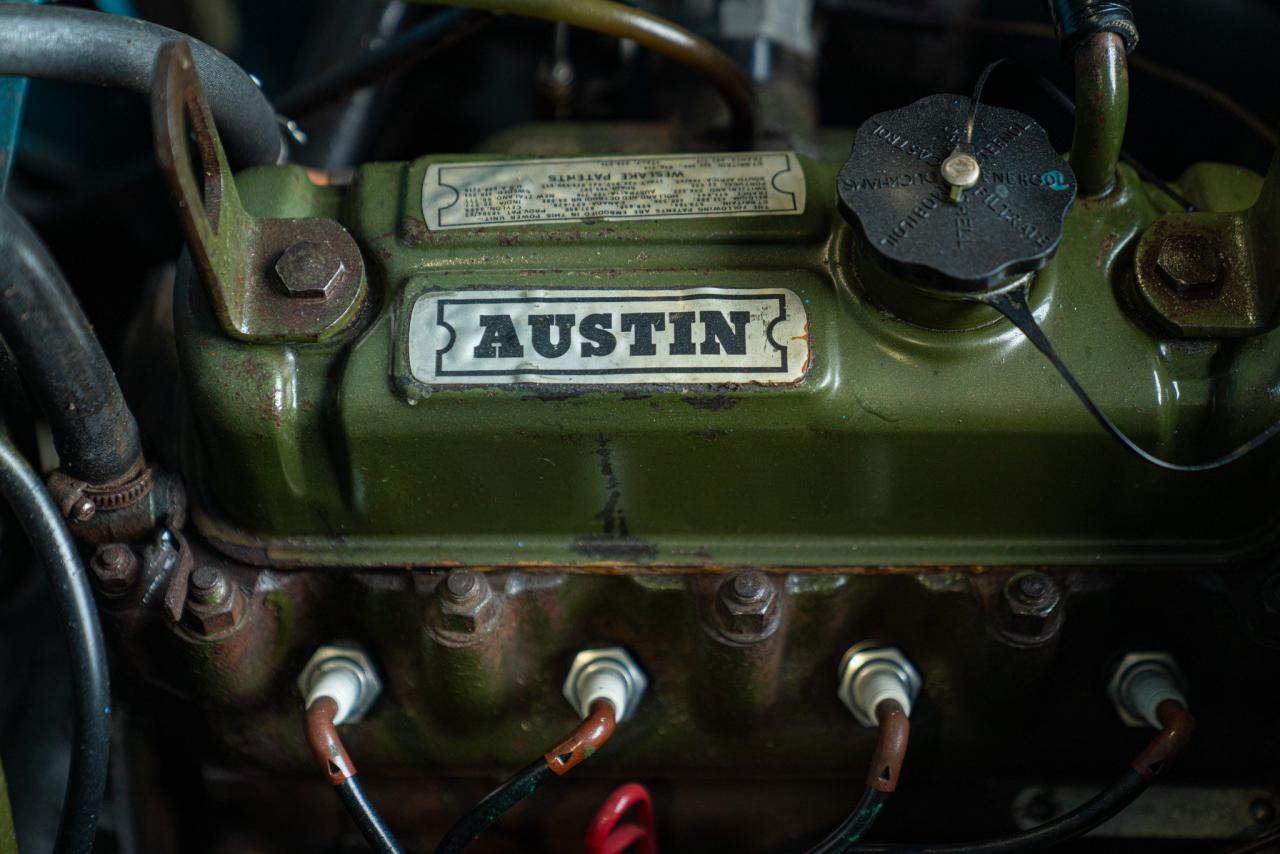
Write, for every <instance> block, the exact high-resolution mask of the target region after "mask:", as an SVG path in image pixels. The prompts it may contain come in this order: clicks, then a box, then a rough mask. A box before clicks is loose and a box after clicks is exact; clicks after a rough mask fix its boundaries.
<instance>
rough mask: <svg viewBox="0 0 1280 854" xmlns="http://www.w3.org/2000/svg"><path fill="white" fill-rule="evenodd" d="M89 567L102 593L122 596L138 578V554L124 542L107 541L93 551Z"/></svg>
mask: <svg viewBox="0 0 1280 854" xmlns="http://www.w3.org/2000/svg"><path fill="white" fill-rule="evenodd" d="M89 569H90V570H91V571H92V572H93V577H94V580H95V581H97V583H98V589H99V590H100V591H102V593H103V594H104V595H106V596H123V595H124V594H125V593H127V592H129V589H130V588H131V587H133V583H134V582H135V581H137V579H138V556H137V555H136V554H134V552H133V549H131V548H129V547H128V546H126V545H125V544H124V543H108V544H107V545H105V546H100V547H99V548H98V550H97V551H96V552H94V553H93V558H92V559H90V561H89Z"/></svg>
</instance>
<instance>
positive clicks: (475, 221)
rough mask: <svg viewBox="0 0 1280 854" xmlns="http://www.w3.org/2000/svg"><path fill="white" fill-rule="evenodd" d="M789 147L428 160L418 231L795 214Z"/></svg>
mask: <svg viewBox="0 0 1280 854" xmlns="http://www.w3.org/2000/svg"><path fill="white" fill-rule="evenodd" d="M804 203H805V181H804V171H803V170H802V169H801V167H800V163H799V161H798V160H797V159H796V155H795V153H794V152H790V151H758V152H750V153H743V154H674V155H660V156H651V157H592V158H587V157H575V158H571V159H566V160H496V161H489V162H484V163H475V162H469V163H433V164H431V165H430V166H428V167H427V174H426V177H425V178H424V179H423V183H422V216H423V218H424V219H426V221H427V228H429V229H430V230H432V231H441V230H444V229H450V228H485V227H493V226H503V225H517V224H534V223H549V222H573V221H582V220H612V221H624V220H650V219H672V218H681V217H709V216H760V215H771V216H779V215H786V214H800V213H804Z"/></svg>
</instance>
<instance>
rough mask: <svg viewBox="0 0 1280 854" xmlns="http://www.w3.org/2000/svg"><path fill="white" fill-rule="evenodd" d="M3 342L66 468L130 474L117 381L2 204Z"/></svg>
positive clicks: (136, 443)
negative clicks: (47, 424) (19, 371)
mask: <svg viewBox="0 0 1280 854" xmlns="http://www.w3.org/2000/svg"><path fill="white" fill-rule="evenodd" d="M3 28H4V21H3V19H2V18H0V30H3ZM3 40H4V39H3V36H0V41H3ZM0 336H3V337H4V340H5V343H7V344H8V345H9V349H10V350H11V351H12V352H13V355H14V358H15V359H16V360H17V362H18V367H19V369H20V370H21V371H22V373H23V376H24V377H25V378H26V380H27V385H28V386H29V387H30V389H31V394H32V396H33V397H34V398H35V399H36V403H37V404H38V405H39V407H40V410H41V411H42V412H43V413H44V416H45V418H46V419H48V421H49V429H50V431H51V432H52V433H53V444H54V447H55V448H56V449H57V451H58V458H59V460H60V464H61V467H62V470H63V471H64V472H66V473H67V474H69V475H71V476H72V477H75V478H78V479H80V480H83V481H86V482H88V483H91V484H104V483H110V482H112V481H115V480H118V479H119V478H122V477H124V476H125V475H127V474H129V473H130V472H131V471H132V470H133V468H134V466H136V465H137V463H138V460H139V459H140V458H141V456H142V445H141V442H140V440H139V438H138V424H137V422H136V421H134V418H133V414H132V413H131V412H130V411H129V407H128V406H127V405H126V404H125V402H124V395H123V394H122V393H121V391H120V384H119V383H118V382H116V375H115V374H114V373H113V372H112V370H111V365H110V364H109V363H108V362H107V356H106V354H105V353H103V352H102V345H101V344H99V343H98V339H97V338H95V337H94V335H93V330H92V329H90V328H89V321H88V320H87V319H86V318H85V316H84V312H83V311H81V310H80V304H79V303H77V302H76V298H75V296H74V295H73V294H72V293H71V288H69V287H68V286H67V282H66V280H65V279H63V278H62V272H61V271H60V270H59V269H58V265H57V263H55V262H54V260H53V258H52V257H50V255H49V250H47V249H46V248H45V246H44V243H42V242H41V240H40V238H39V237H38V236H37V235H36V233H35V232H34V231H33V230H32V229H31V226H30V225H28V224H27V221H26V220H25V219H23V218H22V215H21V214H19V213H18V212H17V211H15V210H14V209H13V208H12V207H10V206H9V205H8V204H6V203H5V202H3V201H0Z"/></svg>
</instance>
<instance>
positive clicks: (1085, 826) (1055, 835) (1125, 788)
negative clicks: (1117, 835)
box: [848, 768, 1149, 854]
mask: <svg viewBox="0 0 1280 854" xmlns="http://www.w3.org/2000/svg"><path fill="white" fill-rule="evenodd" d="M1148 785H1149V781H1148V780H1146V779H1145V778H1143V776H1142V775H1141V774H1139V773H1138V772H1137V771H1135V770H1133V769H1132V768H1129V769H1126V770H1125V772H1124V774H1123V775H1122V776H1121V777H1120V778H1118V779H1117V780H1116V781H1115V782H1113V783H1112V784H1111V785H1109V786H1107V787H1106V788H1105V789H1103V790H1102V791H1101V792H1099V793H1098V794H1096V795H1094V796H1093V797H1092V798H1090V799H1089V800H1088V801H1085V802H1084V803H1083V804H1081V805H1080V806H1078V807H1076V808H1075V809H1073V810H1072V811H1071V812H1069V813H1067V814H1066V815H1064V816H1061V817H1060V818H1056V819H1054V820H1053V821H1049V822H1045V823H1044V824H1042V825H1040V826H1039V827H1033V828H1032V829H1030V830H1027V831H1023V832H1022V833H1015V834H1011V835H1009V836H1001V837H998V838H996V839H986V840H982V841H979V842H959V843H955V844H950V845H945V844H944V845H932V844H925V845H911V844H906V845H856V846H854V847H852V848H850V849H848V850H850V851H857V852H863V854H872V853H873V852H874V854H880V852H886V853H887V852H910V854H1004V852H1010V851H1039V850H1042V849H1045V848H1050V847H1052V846H1054V845H1061V844H1063V843H1064V842H1070V841H1071V840H1073V839H1078V838H1079V837H1081V836H1084V835H1085V834H1086V833H1088V832H1089V831H1091V830H1093V829H1094V828H1095V827H1097V826H1098V825H1100V824H1102V823H1103V822H1105V821H1107V820H1109V819H1111V818H1114V817H1115V816H1116V815H1118V814H1119V813H1120V812H1121V811H1122V810H1123V809H1124V808H1125V807H1127V806H1129V804H1131V803H1133V802H1134V801H1135V800H1137V799H1138V796H1139V795H1141V794H1142V793H1143V792H1145V791H1146V790H1147V786H1148Z"/></svg>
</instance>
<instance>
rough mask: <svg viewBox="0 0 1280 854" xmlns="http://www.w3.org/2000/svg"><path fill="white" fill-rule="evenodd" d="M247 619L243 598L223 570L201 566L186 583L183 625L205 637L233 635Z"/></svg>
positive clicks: (236, 586) (237, 587)
mask: <svg viewBox="0 0 1280 854" xmlns="http://www.w3.org/2000/svg"><path fill="white" fill-rule="evenodd" d="M242 616H244V594H243V593H242V592H241V590H240V588H239V586H238V585H236V584H235V583H234V582H232V581H230V580H229V579H228V578H227V577H226V576H225V575H224V574H223V573H222V571H221V570H219V569H218V568H217V567H213V566H201V567H198V568H196V569H195V570H194V571H193V572H192V573H191V578H190V580H189V581H188V582H187V601H186V605H185V607H184V608H183V611H182V619H183V622H184V623H186V625H187V626H188V628H191V629H193V630H195V631H197V632H199V633H200V634H203V635H215V634H221V633H223V632H227V631H230V630H231V629H233V628H235V627H236V626H237V625H239V624H240V618H241V617H242Z"/></svg>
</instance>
